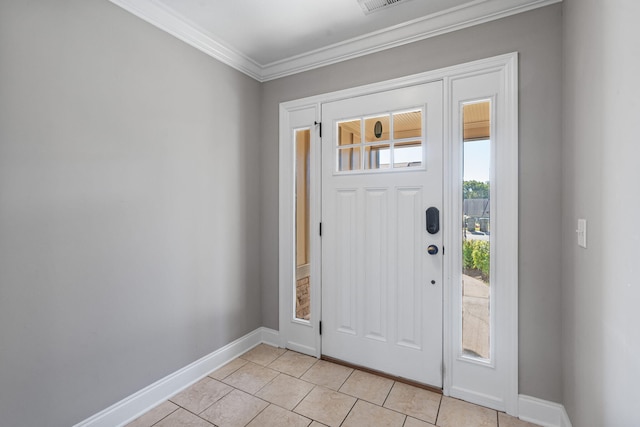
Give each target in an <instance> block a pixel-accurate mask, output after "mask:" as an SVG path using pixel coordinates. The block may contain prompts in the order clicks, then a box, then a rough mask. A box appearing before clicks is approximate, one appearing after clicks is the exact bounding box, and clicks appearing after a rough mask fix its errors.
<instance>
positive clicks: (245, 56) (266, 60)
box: [110, 0, 561, 81]
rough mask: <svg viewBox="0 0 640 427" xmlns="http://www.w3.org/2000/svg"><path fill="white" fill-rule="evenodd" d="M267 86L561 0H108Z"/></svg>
mask: <svg viewBox="0 0 640 427" xmlns="http://www.w3.org/2000/svg"><path fill="white" fill-rule="evenodd" d="M110 1H112V2H113V3H115V4H117V5H119V6H121V7H123V8H124V9H126V10H128V11H129V12H131V13H133V14H135V15H137V16H139V17H140V18H142V19H144V20H146V21H148V22H150V23H152V24H153V25H156V26H157V27H159V28H161V29H163V30H165V31H167V32H169V33H171V34H173V35H174V36H176V37H178V38H180V39H181V40H183V41H185V42H187V43H189V44H191V45H192V46H194V47H196V48H198V49H200V50H202V51H203V52H205V53H207V54H209V55H211V56H213V57H215V58H217V59H219V60H220V61H222V62H224V63H226V64H228V65H230V66H232V67H234V68H236V69H238V70H240V71H242V72H244V73H246V74H248V75H250V76H251V77H253V78H255V79H257V80H259V81H266V80H271V79H274V78H278V77H283V76H286V75H290V74H294V73H297V72H301V71H305V70H309V69H313V68H317V67H321V66H323V65H328V64H332V63H335V62H339V61H344V60H347V59H350V58H354V57H358V56H361V55H366V54H368V53H373V52H377V51H380V50H384V49H388V48H391V47H394V46H399V45H402V44H406V43H410V42H412V41H416V40H421V39H425V38H428V37H432V36H435V35H439V34H443V33H446V32H450V31H455V30H458V29H461V28H465V27H469V26H472V25H477V24H480V23H483V22H488V21H491V20H494V19H499V18H502V17H505V16H509V15H513V14H516V13H521V12H525V11H527V10H531V9H534V8H537V7H542V6H546V5H548V4H552V3H557V2H560V1H561V0H402V1H401V2H399V3H396V4H395V5H394V6H391V7H388V8H386V9H385V10H380V11H377V12H373V13H370V14H368V15H365V14H364V12H363V11H362V9H361V7H360V5H359V4H358V1H357V0H110Z"/></svg>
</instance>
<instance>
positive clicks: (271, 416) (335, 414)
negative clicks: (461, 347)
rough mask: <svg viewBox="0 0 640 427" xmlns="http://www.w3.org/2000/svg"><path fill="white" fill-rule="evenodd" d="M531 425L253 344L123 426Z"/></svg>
mask: <svg viewBox="0 0 640 427" xmlns="http://www.w3.org/2000/svg"><path fill="white" fill-rule="evenodd" d="M434 425H436V426H440V427H533V426H534V425H533V424H530V423H526V422H523V421H520V420H518V419H517V418H513V417H511V416H509V415H506V414H504V413H499V412H497V411H494V410H492V409H488V408H483V407H481V406H477V405H473V404H471V403H467V402H463V401H461V400H457V399H452V398H449V397H443V396H441V395H439V394H436V393H432V392H430V391H427V390H423V389H420V388H416V387H413V386H410V385H407V384H403V383H399V382H396V381H393V380H390V379H387V378H383V377H379V376H377V375H372V374H369V373H366V372H362V371H358V370H354V369H350V368H346V367H344V366H341V365H336V364H334V363H330V362H326V361H324V360H317V359H315V358H313V357H309V356H305V355H303V354H299V353H296V352H293V351H288V350H285V349H281V348H276V347H271V346H269V345H265V344H260V345H259V346H257V347H255V348H253V349H252V350H250V351H248V352H247V353H245V354H243V355H242V356H240V357H239V358H237V359H235V360H233V361H231V362H229V363H228V364H226V365H225V366H223V367H222V368H220V369H218V370H217V371H214V372H212V373H211V374H209V375H208V376H207V377H205V378H203V379H202V380H200V381H198V382H197V383H195V384H193V385H192V386H190V387H189V388H187V389H185V390H183V391H182V392H180V393H178V394H176V395H175V396H173V397H172V398H170V399H169V400H168V401H166V402H163V403H162V404H160V405H158V406H156V407H155V408H154V409H152V410H150V411H149V412H147V413H146V414H144V415H142V416H141V417H140V418H138V419H136V420H134V421H133V422H131V423H129V424H127V427H150V426H154V427H182V426H188V427H211V426H218V427H243V426H250V427H289V426H290V427H298V426H299V427H308V426H310V427H321V426H331V427H337V426H343V427H354V426H367V427H369V426H372V427H373V426H385V427H386V426H389V427H396V426H397V427H425V426H434Z"/></svg>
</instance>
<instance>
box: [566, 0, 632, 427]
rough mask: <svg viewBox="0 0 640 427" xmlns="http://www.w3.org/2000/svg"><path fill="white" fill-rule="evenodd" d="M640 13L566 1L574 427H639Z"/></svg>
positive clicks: (628, 2) (602, 0)
mask: <svg viewBox="0 0 640 427" xmlns="http://www.w3.org/2000/svg"><path fill="white" fill-rule="evenodd" d="M638 16H640V4H639V3H638V2H637V1H633V0H591V1H586V2H585V1H578V0H565V2H564V18H563V28H564V52H565V55H564V77H563V82H564V93H563V98H564V110H563V115H564V122H565V125H564V143H563V144H564V156H563V157H564V161H563V167H564V176H563V193H564V198H563V269H562V273H563V277H562V281H563V322H562V325H563V366H564V372H563V387H564V398H563V402H564V404H565V407H566V409H567V411H568V413H569V416H570V418H571V421H572V423H573V425H574V426H575V427H582V426H594V427H598V426H616V427H627V426H628V427H631V426H638V425H640V412H639V411H638V403H639V402H640V392H639V391H638V384H640V329H639V328H640V310H639V306H638V304H639V302H640V278H639V277H640V268H638V265H639V261H638V254H640V230H639V229H638V220H637V218H638V215H640V198H638V194H639V191H638V183H639V182H640V172H639V170H640V169H639V168H638V158H639V157H640V146H639V145H638V134H640V121H639V120H638V118H639V117H640V103H639V100H640V85H638V76H640V43H639V42H638V40H640V30H638V25H637V17H638ZM578 218H586V219H587V220H588V234H587V239H588V242H587V243H588V248H587V249H582V248H579V247H578V246H577V242H576V235H575V229H576V222H577V219H578Z"/></svg>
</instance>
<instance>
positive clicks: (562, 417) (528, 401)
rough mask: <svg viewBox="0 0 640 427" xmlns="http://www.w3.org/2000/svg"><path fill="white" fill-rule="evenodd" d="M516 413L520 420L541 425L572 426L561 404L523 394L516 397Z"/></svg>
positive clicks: (547, 426)
mask: <svg viewBox="0 0 640 427" xmlns="http://www.w3.org/2000/svg"><path fill="white" fill-rule="evenodd" d="M518 414H519V418H520V419H521V420H522V421H528V422H531V423H534V424H538V425H541V426H543V427H572V426H571V421H570V420H569V416H568V415H567V411H566V410H565V408H564V406H563V405H560V404H559V403H554V402H549V401H547V400H542V399H538V398H535V397H531V396H525V395H524V394H521V395H520V396H519V398H518Z"/></svg>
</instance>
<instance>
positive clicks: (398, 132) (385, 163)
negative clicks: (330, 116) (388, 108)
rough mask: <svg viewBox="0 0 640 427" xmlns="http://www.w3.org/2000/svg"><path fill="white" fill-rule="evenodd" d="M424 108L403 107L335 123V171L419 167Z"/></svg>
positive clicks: (421, 162)
mask: <svg viewBox="0 0 640 427" xmlns="http://www.w3.org/2000/svg"><path fill="white" fill-rule="evenodd" d="M423 117H424V111H423V110H422V109H412V110H408V111H407V110H403V111H396V112H390V113H380V114H374V115H370V116H366V117H358V118H350V119H346V120H343V121H338V122H337V123H336V127H335V131H336V132H337V138H336V141H337V144H336V147H335V150H336V166H335V170H336V172H344V173H349V172H372V171H390V170H398V169H405V168H412V167H423V165H424V153H425V139H424V137H423V135H424V134H425V132H424V129H423V127H424V121H423Z"/></svg>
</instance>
